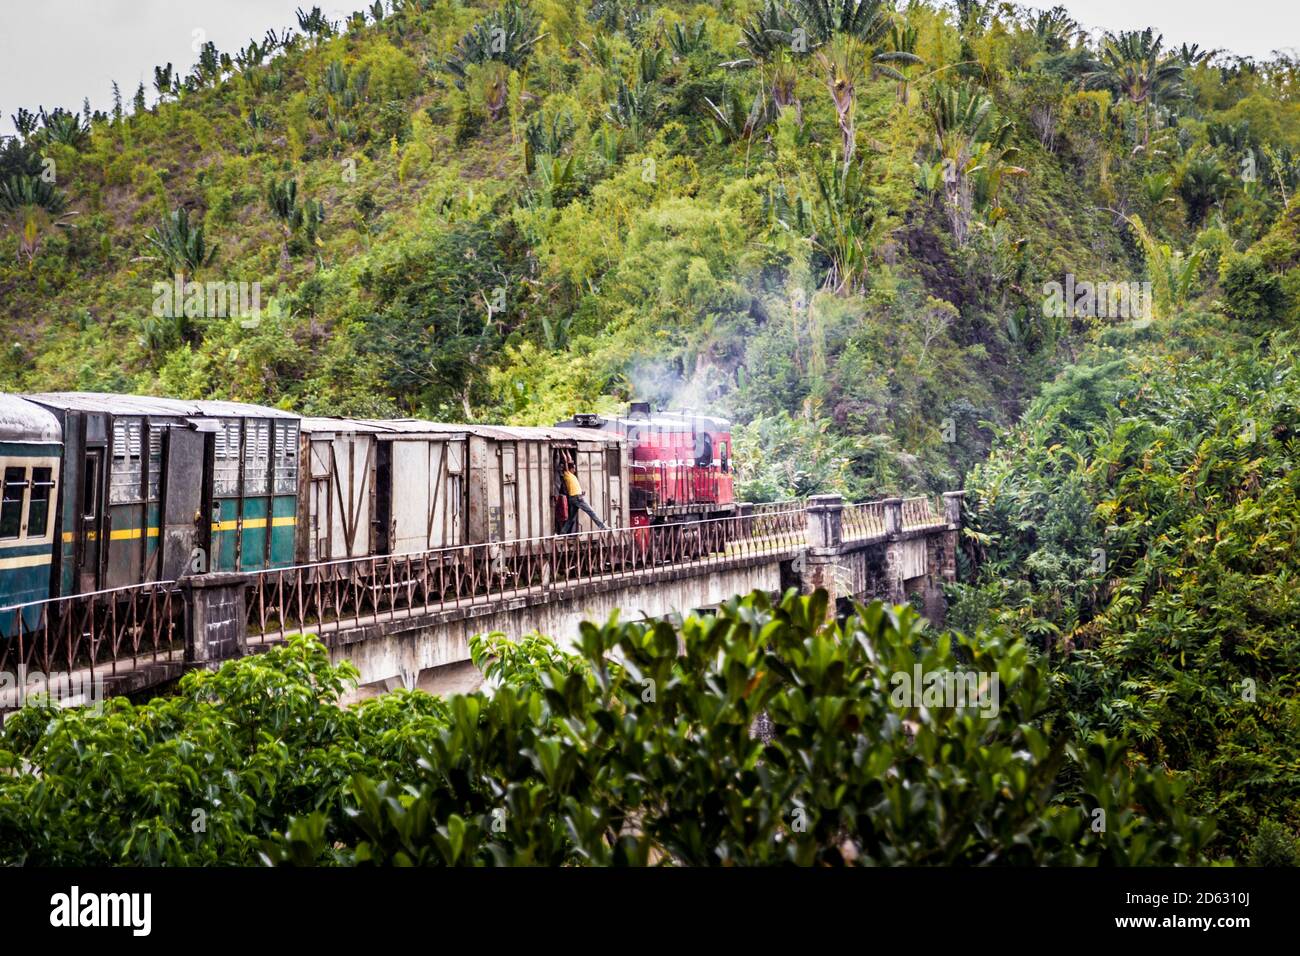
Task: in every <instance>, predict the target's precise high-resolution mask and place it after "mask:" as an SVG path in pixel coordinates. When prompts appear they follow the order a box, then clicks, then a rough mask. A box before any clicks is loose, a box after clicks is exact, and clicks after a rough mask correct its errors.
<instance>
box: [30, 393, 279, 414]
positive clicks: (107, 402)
mask: <svg viewBox="0 0 1300 956" xmlns="http://www.w3.org/2000/svg"><path fill="white" fill-rule="evenodd" d="M25 397H26V398H27V399H29V400H30V401H33V402H39V403H40V404H42V405H48V406H50V407H51V408H60V409H68V410H70V411H79V412H110V413H112V414H114V415H168V416H173V417H178V418H193V417H196V416H197V417H200V418H297V417H298V416H297V415H295V414H294V413H293V412H286V411H281V410H280V409H278V408H268V407H266V406H263V405H249V404H247V403H244V402H219V401H201V402H192V401H187V400H184V399H178V398H156V397H154V396H152V395H117V394H113V393H110V392H39V393H35V394H31V395H27V396H25Z"/></svg>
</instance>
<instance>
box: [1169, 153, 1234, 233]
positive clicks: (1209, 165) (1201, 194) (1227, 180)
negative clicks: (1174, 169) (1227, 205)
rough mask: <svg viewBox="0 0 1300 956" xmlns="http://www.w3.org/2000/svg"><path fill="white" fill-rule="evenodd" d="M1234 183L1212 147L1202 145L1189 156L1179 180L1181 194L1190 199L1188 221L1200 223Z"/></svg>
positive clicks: (1186, 200) (1188, 201) (1192, 224)
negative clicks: (1204, 147)
mask: <svg viewBox="0 0 1300 956" xmlns="http://www.w3.org/2000/svg"><path fill="white" fill-rule="evenodd" d="M1232 185H1233V179H1232V177H1231V176H1230V175H1229V174H1228V171H1227V170H1226V169H1225V168H1224V166H1223V161H1222V160H1220V159H1219V157H1218V156H1217V155H1216V154H1215V153H1214V152H1213V151H1211V150H1207V149H1203V150H1201V151H1200V152H1197V153H1196V154H1194V155H1192V156H1190V157H1188V159H1187V162H1186V163H1184V164H1183V170H1182V177H1181V178H1180V180H1179V182H1178V194H1179V195H1180V196H1182V197H1183V202H1185V203H1187V223H1188V225H1190V226H1199V225H1200V224H1201V221H1202V220H1203V219H1205V214H1206V213H1207V212H1209V211H1210V207H1211V206H1213V205H1214V204H1215V203H1216V202H1218V201H1219V200H1220V199H1222V198H1223V195H1224V193H1226V192H1227V191H1228V190H1229V189H1231V188H1232Z"/></svg>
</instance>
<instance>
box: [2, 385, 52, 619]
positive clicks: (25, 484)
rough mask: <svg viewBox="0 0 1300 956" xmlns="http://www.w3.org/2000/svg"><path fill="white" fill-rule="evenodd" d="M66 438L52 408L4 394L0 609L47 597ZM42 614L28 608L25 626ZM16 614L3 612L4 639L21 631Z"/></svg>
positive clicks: (37, 610)
mask: <svg viewBox="0 0 1300 956" xmlns="http://www.w3.org/2000/svg"><path fill="white" fill-rule="evenodd" d="M62 438H63V432H62V429H61V428H60V427H59V421H58V419H57V418H55V417H54V415H52V414H51V413H50V412H48V411H46V410H45V409H43V408H41V407H40V406H39V405H33V404H32V403H31V402H27V401H24V400H23V399H21V398H17V397H15V396H12V395H0V481H2V482H3V486H2V487H0V608H3V607H9V606H12V605H15V604H25V603H27V602H30V601H40V600H42V599H44V598H46V597H48V596H49V593H50V561H51V553H52V551H53V547H54V524H55V522H54V513H53V511H54V504H55V502H56V501H57V500H58V490H59V465H60V458H61V456H62ZM40 616H41V608H40V607H39V606H36V607H30V608H27V609H26V610H25V611H24V612H23V622H22V623H23V628H24V629H25V630H30V629H32V628H35V627H39V626H40V624H41V620H40ZM17 617H18V615H17V612H16V611H3V610H0V637H9V636H12V635H13V634H15V633H17V630H18V619H17Z"/></svg>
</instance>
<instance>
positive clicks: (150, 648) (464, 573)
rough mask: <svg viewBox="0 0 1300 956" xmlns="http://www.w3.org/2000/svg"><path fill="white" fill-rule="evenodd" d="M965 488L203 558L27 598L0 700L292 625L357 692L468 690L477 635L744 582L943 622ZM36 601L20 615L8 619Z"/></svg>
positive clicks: (14, 700)
mask: <svg viewBox="0 0 1300 956" xmlns="http://www.w3.org/2000/svg"><path fill="white" fill-rule="evenodd" d="M962 496H963V492H960V491H955V492H948V493H946V494H944V495H943V496H942V499H941V501H939V502H932V501H931V500H929V499H927V498H907V499H903V498H890V499H885V500H882V501H873V502H864V503H856V504H854V503H845V502H844V501H843V500H842V499H841V498H840V497H839V496H838V495H818V496H814V497H811V498H808V499H802V500H798V501H790V502H778V503H774V504H762V505H741V506H739V508H738V510H737V512H736V514H734V515H732V516H728V517H725V518H714V519H709V520H705V521H693V522H681V523H675V524H665V525H657V526H651V527H640V528H621V529H612V530H608V531H594V532H588V533H582V534H576V535H567V536H563V537H559V536H552V537H547V538H537V539H530V540H520V541H498V542H491V543H488V544H477V545H465V546H460V547H454V548H443V549H439V550H435V551H428V552H423V553H417V554H405V555H400V556H376V557H366V558H357V559H349V560H343V561H331V562H321V563H316V564H308V565H301V566H295V567H288V568H279V569H272V570H266V571H259V572H253V573H241V574H236V573H209V574H200V575H193V576H190V577H185V578H182V579H180V580H178V581H171V582H161V583H156V584H150V585H142V586H135V587H131V588H121V589H117V590H115V591H107V592H97V593H95V594H89V595H76V596H72V597H65V598H57V599H53V600H49V601H44V602H37V603H39V604H42V605H44V607H43V611H44V613H43V614H41V615H39V617H40V618H41V619H42V626H41V627H40V628H38V629H34V630H30V631H25V632H24V631H22V630H20V632H19V633H18V634H17V635H16V636H15V637H12V638H9V639H7V640H5V639H0V712H3V711H5V710H11V709H13V708H14V707H16V706H18V705H19V704H20V703H21V701H22V699H23V697H24V696H28V697H30V696H31V694H33V693H42V692H44V691H43V690H42V682H44V685H45V687H46V688H47V690H48V692H49V693H50V696H52V697H55V698H57V699H59V700H60V702H62V703H65V704H78V703H86V702H90V701H93V700H97V699H102V698H103V697H105V696H111V695H117V694H139V693H142V692H147V691H148V690H149V689H150V688H153V687H158V686H160V685H163V684H165V683H167V682H168V681H171V680H173V679H175V678H176V677H178V676H180V675H181V674H182V673H184V671H185V670H187V669H189V668H194V667H213V666H217V665H219V664H220V663H221V662H222V661H224V660H228V659H231V658H236V657H240V656H243V655H245V654H249V653H256V652H258V651H262V650H265V649H267V648H270V647H274V646H275V645H277V644H280V643H283V642H284V641H286V640H287V639H288V638H290V637H292V636H294V635H296V634H315V635H318V636H319V637H320V639H321V640H322V641H323V642H324V643H325V645H326V646H327V647H328V648H329V650H330V654H331V657H332V658H333V659H334V661H335V662H336V663H337V662H340V661H343V660H348V661H351V663H352V664H353V665H354V666H355V667H356V668H357V669H358V671H359V672H360V681H359V686H358V688H357V690H356V692H355V694H356V696H357V697H365V696H370V695H374V694H378V693H384V692H386V691H389V690H393V689H396V688H398V687H408V688H420V689H422V690H427V691H431V692H434V693H449V692H455V691H463V690H472V689H475V688H477V687H478V686H479V685H480V684H481V682H482V676H481V674H479V672H478V671H477V669H476V668H475V667H474V665H473V663H472V662H471V661H470V657H469V638H470V637H471V636H472V635H473V634H476V633H483V632H490V631H502V632H505V633H506V634H509V635H523V634H526V633H529V632H532V631H540V632H541V633H544V634H548V635H551V636H553V637H555V638H556V639H557V640H561V641H563V640H567V639H571V638H573V637H576V635H577V632H578V624H579V622H581V621H583V620H605V619H606V618H608V616H609V615H610V613H612V612H613V611H615V610H618V611H619V612H620V613H621V614H622V615H623V616H624V617H625V618H628V617H642V616H646V617H663V616H668V615H672V614H684V613H687V612H690V611H692V610H698V609H705V608H709V607H713V606H716V605H718V604H720V603H721V602H722V601H725V600H726V599H728V598H730V597H732V596H734V595H737V594H745V593H748V592H750V591H752V590H755V589H759V590H764V591H769V592H773V593H775V592H780V591H782V590H784V589H785V588H787V587H791V586H794V587H798V588H801V589H802V590H804V591H806V592H809V593H811V592H812V591H813V590H815V589H817V588H824V589H825V590H826V591H827V592H828V593H829V594H831V595H832V597H833V598H836V599H841V600H847V599H853V598H874V597H879V598H882V599H885V600H889V601H892V602H894V603H903V602H905V601H908V600H918V601H919V602H920V603H921V605H922V607H923V608H924V612H925V614H926V615H927V617H929V618H930V619H931V620H932V621H936V622H941V621H942V619H943V614H944V597H943V584H944V583H945V582H949V581H953V580H955V579H956V550H957V543H958V532H959V529H960V522H961V504H962ZM23 607H25V608H29V607H31V606H30V605H24V606H23ZM36 617H37V615H33V614H18V615H17V620H18V621H19V622H20V628H21V622H22V621H24V620H25V619H28V620H30V619H35V618H36ZM6 675H8V679H7V680H6V679H5V677H6Z"/></svg>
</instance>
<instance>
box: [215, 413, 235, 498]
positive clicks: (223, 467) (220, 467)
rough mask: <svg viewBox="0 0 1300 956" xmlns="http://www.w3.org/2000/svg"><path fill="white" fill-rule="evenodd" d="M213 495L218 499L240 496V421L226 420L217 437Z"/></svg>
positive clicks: (218, 430) (222, 423)
mask: <svg viewBox="0 0 1300 956" xmlns="http://www.w3.org/2000/svg"><path fill="white" fill-rule="evenodd" d="M213 459H214V460H213V463H212V493H213V494H215V495H217V496H218V497H222V498H224V497H229V496H231V495H238V494H239V420H238V419H224V420H223V421H222V422H221V427H220V428H219V429H217V432H216V435H215V448H214V449H213Z"/></svg>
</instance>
